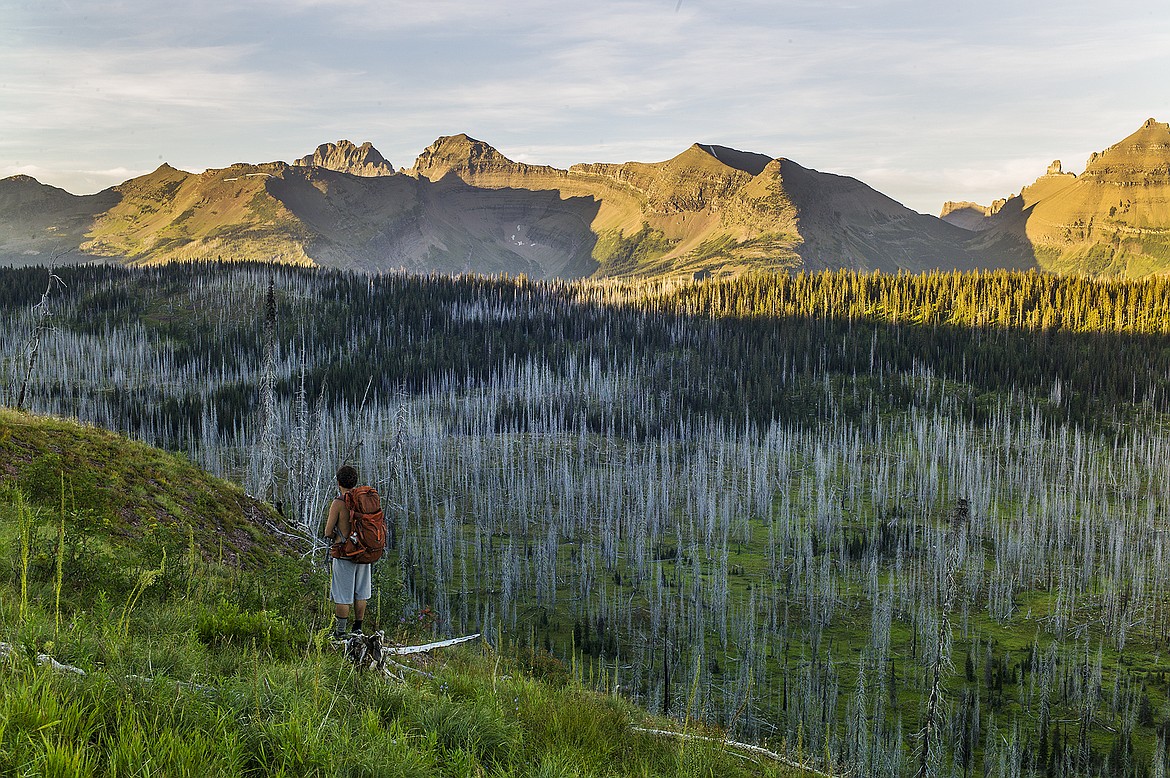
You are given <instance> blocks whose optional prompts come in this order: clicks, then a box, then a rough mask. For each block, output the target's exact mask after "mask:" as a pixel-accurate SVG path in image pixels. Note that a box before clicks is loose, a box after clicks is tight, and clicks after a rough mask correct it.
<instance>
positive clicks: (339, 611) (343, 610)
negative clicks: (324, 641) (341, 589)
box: [333, 600, 366, 619]
mask: <svg viewBox="0 0 1170 778" xmlns="http://www.w3.org/2000/svg"><path fill="white" fill-rule="evenodd" d="M358 602H361V606H360V607H359V608H358V613H359V614H361V613H363V612H364V611H365V609H366V604H365V603H364V602H362V601H361V600H359V601H358ZM333 615H334V616H336V617H337V618H339V619H348V618H349V605H345V604H342V603H339V602H338V603H334V604H333ZM358 618H359V619H360V618H361V616H360V615H359V616H358Z"/></svg>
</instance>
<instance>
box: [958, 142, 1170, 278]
mask: <svg viewBox="0 0 1170 778" xmlns="http://www.w3.org/2000/svg"><path fill="white" fill-rule="evenodd" d="M942 218H943V219H944V220H945V221H949V222H952V223H954V224H956V225H959V226H962V227H965V228H967V229H969V230H978V231H980V236H979V237H978V238H977V239H975V241H974V242H973V244H972V245H973V246H974V247H975V249H976V250H977V251H978V250H980V249H982V248H985V247H986V246H987V245H988V244H989V243H990V242H993V241H997V240H1000V241H1001V240H1015V241H1024V242H1027V243H1028V244H1029V245H1031V246H1032V247H1033V251H1034V253H1035V256H1036V258H1037V261H1038V262H1039V264H1040V266H1041V267H1042V268H1044V269H1046V270H1051V271H1054V272H1060V273H1085V274H1089V275H1102V276H1115V277H1140V276H1145V275H1150V274H1153V273H1165V272H1167V271H1170V125H1167V124H1164V123H1161V122H1156V121H1154V120H1153V119H1149V120H1148V121H1146V122H1145V124H1143V125H1142V126H1141V128H1139V129H1138V131H1137V132H1135V133H1133V134H1132V135H1130V136H1129V137H1127V138H1126V139H1125V140H1123V141H1121V142H1120V143H1117V144H1115V145H1113V146H1110V147H1109V148H1107V149H1105V150H1104V151H1101V152H1097V153H1094V154H1093V155H1092V156H1090V157H1089V161H1088V163H1087V164H1086V166H1085V172H1083V173H1081V174H1080V175H1079V176H1074V175H1072V174H1070V173H1064V172H1063V171H1062V170H1061V166H1060V162H1053V163H1052V165H1050V166H1049V168H1048V172H1047V173H1046V174H1045V175H1043V176H1041V177H1040V178H1039V179H1037V180H1036V181H1035V183H1033V184H1031V185H1030V186H1026V187H1024V188H1023V189H1022V190H1021V191H1020V194H1018V195H1013V196H1012V197H1009V198H1007V199H1005V200H997V201H996V202H995V203H994V204H993V205H992V206H990V207H988V208H984V207H983V206H979V205H976V204H974V203H948V204H947V206H944V209H943V217H942Z"/></svg>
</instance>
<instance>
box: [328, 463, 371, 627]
mask: <svg viewBox="0 0 1170 778" xmlns="http://www.w3.org/2000/svg"><path fill="white" fill-rule="evenodd" d="M357 482H358V473H357V470H355V469H354V468H352V467H350V466H349V465H343V466H342V467H341V468H339V469H338V471H337V492H338V496H337V497H335V498H334V499H333V502H332V503H330V504H329V519H328V520H327V521H326V522H325V541H326V542H327V543H330V544H331V547H330V549H329V555H330V556H332V557H333V581H332V584H331V586H330V597H331V599H332V600H333V616H334V620H335V623H334V627H333V636H334V637H335V638H337V639H339V640H344V639H346V638H347V637H348V636H349V635H350V634H355V635H360V634H361V631H362V620H363V619H364V618H365V615H366V602H367V601H368V600H369V599H370V590H371V588H372V581H371V563H373V562H374V561H375V560H377V559H378V558H380V557H381V556H382V551H383V548H384V546H385V541H386V529H385V521H384V519H383V516H382V508H381V505H380V503H379V499H378V493H377V492H376V491H374V490H373V489H372V488H370V487H368V486H358V485H357ZM350 606H353V611H354V613H353V617H354V618H353V630H352V633H351V632H350V631H349V630H348V629H347V626H348V625H347V622H348V621H349V611H350Z"/></svg>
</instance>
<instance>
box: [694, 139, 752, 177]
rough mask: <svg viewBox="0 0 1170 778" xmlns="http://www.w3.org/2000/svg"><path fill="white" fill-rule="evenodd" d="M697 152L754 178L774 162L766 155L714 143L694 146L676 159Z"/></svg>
mask: <svg viewBox="0 0 1170 778" xmlns="http://www.w3.org/2000/svg"><path fill="white" fill-rule="evenodd" d="M696 152H697V153H701V154H704V155H707V156H709V157H711V158H712V159H714V160H715V161H717V162H719V163H720V164H722V165H724V166H726V167H729V168H733V169H735V170H739V171H742V172H744V173H747V174H748V175H752V176H758V175H759V174H760V173H762V172H764V168H765V167H767V166H768V163H769V162H771V161H772V158H771V157H769V156H767V155H765V154H757V153H755V152H754V151H740V150H739V149H733V148H730V147H728V146H719V145H716V144H713V143H695V144H692V145H691V147H690V148H689V149H687V150H686V151H685V152H683V153H682V154H680V155H679V156H678V157H675V159H680V158H682V157H684V156H686V155H688V154H689V155H692V156H693V155H694V154H695V153H696Z"/></svg>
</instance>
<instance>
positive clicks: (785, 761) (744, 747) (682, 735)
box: [630, 727, 850, 778]
mask: <svg viewBox="0 0 1170 778" xmlns="http://www.w3.org/2000/svg"><path fill="white" fill-rule="evenodd" d="M630 730H631V731H632V732H640V733H642V734H643V735H655V736H658V737H673V738H678V739H679V740H686V741H692V742H698V743H715V744H716V745H721V746H726V747H727V748H734V749H737V750H740V751H747V752H748V753H749V754H755V755H756V756H763V757H767V758H768V759H771V760H772V761H774V762H779V763H780V764H782V765H784V766H786V767H792V768H795V769H798V770H803V771H805V772H806V773H809V774H810V775H817V776H820V777H821V778H842V777H843V776H848V775H850V773H849V772H847V771H844V772H839V773H836V774H834V773H826V772H823V771H821V770H817V769H816V768H814V767H809V766H808V765H804V764H801V763H800V762H798V761H796V760H795V759H792V758H790V757H787V756H784V755H783V754H777V753H776V752H775V751H769V750H768V749H766V748H763V747H761V746H753V745H752V744H751V743H739V742H737V741H735V740H728V739H726V738H719V737H709V736H707V735H692V734H690V733H688V732H674V731H672V730H669V729H647V728H646V727H631V728H630Z"/></svg>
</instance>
